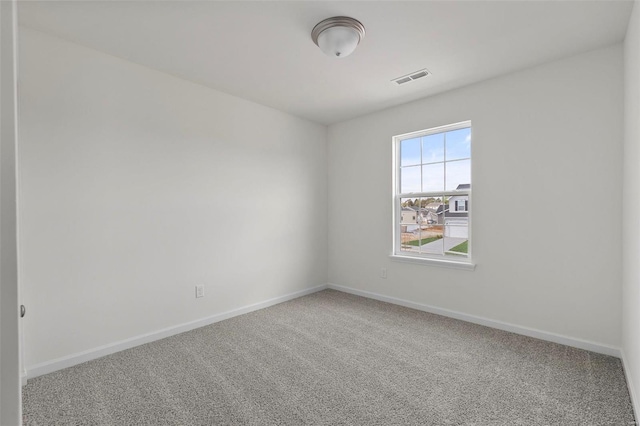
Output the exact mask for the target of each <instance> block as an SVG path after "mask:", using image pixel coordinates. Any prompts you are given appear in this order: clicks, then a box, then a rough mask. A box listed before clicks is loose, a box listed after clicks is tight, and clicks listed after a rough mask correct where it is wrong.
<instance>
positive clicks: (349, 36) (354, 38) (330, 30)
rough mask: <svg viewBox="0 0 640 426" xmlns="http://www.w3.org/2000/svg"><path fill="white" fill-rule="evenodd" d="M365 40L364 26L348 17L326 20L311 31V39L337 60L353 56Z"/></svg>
mask: <svg viewBox="0 0 640 426" xmlns="http://www.w3.org/2000/svg"><path fill="white" fill-rule="evenodd" d="M363 38H364V25H362V24H361V23H360V21H356V20H355V19H353V18H349V17H347V16H335V17H333V18H329V19H325V20H324V21H322V22H320V23H318V25H316V26H315V27H313V30H312V31H311V39H312V40H313V42H314V43H315V44H316V45H318V47H319V48H320V50H322V51H323V52H324V53H325V54H327V55H329V56H333V57H335V58H344V57H345V56H349V55H350V54H352V53H353V51H354V50H356V47H357V46H358V44H359V43H360V42H361V41H362V39H363Z"/></svg>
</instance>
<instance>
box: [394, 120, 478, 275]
mask: <svg viewBox="0 0 640 426" xmlns="http://www.w3.org/2000/svg"><path fill="white" fill-rule="evenodd" d="M393 144H394V223H393V228H394V232H393V234H394V241H393V255H395V256H402V257H415V258H418V259H421V258H423V259H438V260H450V261H453V262H469V263H470V261H471V241H470V238H471V233H470V225H471V224H470V218H471V211H470V210H471V209H470V203H469V200H470V197H471V122H469V121H465V122H462V123H456V124H452V125H448V126H442V127H437V128H432V129H427V130H423V131H419V132H414V133H408V134H404V135H399V136H396V137H394V138H393ZM414 213H415V214H414Z"/></svg>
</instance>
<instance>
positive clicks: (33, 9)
mask: <svg viewBox="0 0 640 426" xmlns="http://www.w3.org/2000/svg"><path fill="white" fill-rule="evenodd" d="M632 6H633V4H632V3H631V2H628V1H517V2H516V1H513V2H512V1H509V2H507V1H464V2H463V1H409V2H402V1H355V2H345V1H339V2H331V1H289V2H284V1H279V2H278V1H273V2H272V1H257V2H246V1H227V2H222V1H212V2H194V1H132V2H128V1H71V2H62V1H43V2H20V3H19V9H18V13H19V19H20V23H21V24H22V25H24V26H28V27H30V28H33V29H37V30H41V31H44V32H47V33H50V34H53V35H56V36H59V37H62V38H64V39H67V40H70V41H73V42H77V43H79V44H82V45H85V46H88V47H92V48H95V49H97V50H100V51H103V52H106V53H109V54H111V55H114V56H117V57H120V58H124V59H127V60H130V61H132V62H135V63H138V64H141V65H145V66H148V67H151V68H155V69H157V70H161V71H164V72H167V73H169V74H172V75H175V76H179V77H181V78H184V79H187V80H190V81H193V82H196V83H200V84H203V85H205V86H208V87H211V88H214V89H217V90H220V91H222V92H226V93H229V94H232V95H236V96H239V97H241V98H245V99H248V100H251V101H254V102H257V103H260V104H263V105H266V106H270V107H273V108H276V109H279V110H282V111H285V112H288V113H290V114H293V115H296V116H300V117H304V118H307V119H309V120H312V121H316V122H319V123H323V124H332V123H336V122H340V121H344V120H347V119H350V118H353V117H357V116H360V115H363V114H367V113H370V112H373V111H377V110H381V109H384V108H388V107H391V106H394V105H398V104H401V103H405V102H409V101H412V100H415V99H419V98H422V97H425V96H429V95H433V94H436V93H439V92H443V91H446V90H450V89H453V88H456V87H460V86H463V85H467V84H470V83H473V82H476V81H480V80H485V79H487V78H491V77H495V76H498V75H501V74H505V73H508V72H512V71H515V70H519V69H523V68H526V67H530V66H533V65H536V64H540V63H544V62H548V61H551V60H554V59H557V58H561V57H565V56H569V55H573V54H576V53H581V52H585V51H588V50H591V49H595V48H598V47H602V46H607V45H610V44H613V43H617V42H620V41H622V40H623V39H624V34H625V31H626V28H627V23H628V20H629V16H630V13H631V9H632ZM337 15H345V16H351V17H353V18H356V19H358V20H360V21H361V22H362V23H363V24H364V26H365V27H366V37H365V38H364V40H363V41H362V43H361V44H360V46H359V47H358V49H356V51H355V52H354V53H353V54H352V55H351V56H349V57H346V58H341V59H335V58H330V57H328V56H325V55H324V54H323V53H322V52H321V51H320V49H319V48H318V47H316V46H315V45H314V44H313V42H312V41H311V36H310V34H311V29H312V28H313V27H314V25H315V24H316V23H318V22H319V21H321V20H323V19H325V18H328V17H331V16H337ZM422 68H427V69H428V70H429V71H431V73H432V75H431V76H429V77H427V78H423V79H420V80H416V81H414V82H411V83H407V84H404V85H402V86H398V85H396V84H395V83H392V82H391V80H392V79H394V78H396V77H400V76H402V75H405V74H409V73H411V72H413V71H416V70H419V69H422Z"/></svg>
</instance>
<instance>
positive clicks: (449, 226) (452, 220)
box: [444, 183, 471, 238]
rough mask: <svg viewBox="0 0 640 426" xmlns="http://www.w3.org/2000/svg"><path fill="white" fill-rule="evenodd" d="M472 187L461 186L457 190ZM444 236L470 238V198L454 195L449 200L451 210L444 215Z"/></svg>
mask: <svg viewBox="0 0 640 426" xmlns="http://www.w3.org/2000/svg"><path fill="white" fill-rule="evenodd" d="M470 188H471V185H470V184H468V183H465V184H460V185H458V187H457V188H456V190H468V189H470ZM444 236H445V237H452V238H469V196H468V195H453V196H451V197H450V198H449V208H448V209H446V210H445V213H444Z"/></svg>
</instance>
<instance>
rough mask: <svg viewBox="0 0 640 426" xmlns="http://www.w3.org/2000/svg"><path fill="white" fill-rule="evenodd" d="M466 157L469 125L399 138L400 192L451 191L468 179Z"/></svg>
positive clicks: (467, 158)
mask: <svg viewBox="0 0 640 426" xmlns="http://www.w3.org/2000/svg"><path fill="white" fill-rule="evenodd" d="M421 151H422V155H421ZM470 157H471V128H465V129H458V130H452V131H449V132H445V133H437V134H435V135H429V136H425V137H420V138H414V139H406V140H403V141H402V142H401V143H400V167H401V172H400V183H401V188H400V192H403V193H406V192H431V191H443V190H444V191H452V190H454V189H456V188H457V186H458V185H459V184H463V183H471V160H470V159H469V158H470ZM461 159H465V160H461ZM454 160H458V161H454ZM445 168H446V173H445ZM421 176H422V179H421Z"/></svg>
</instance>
